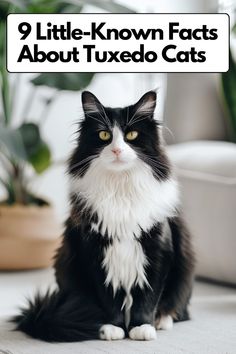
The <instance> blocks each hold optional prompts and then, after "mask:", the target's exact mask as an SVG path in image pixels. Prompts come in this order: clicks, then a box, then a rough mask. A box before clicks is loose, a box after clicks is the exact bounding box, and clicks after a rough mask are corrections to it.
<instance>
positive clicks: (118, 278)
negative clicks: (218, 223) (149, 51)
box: [14, 91, 194, 342]
mask: <svg viewBox="0 0 236 354" xmlns="http://www.w3.org/2000/svg"><path fill="white" fill-rule="evenodd" d="M82 104H83V110H84V119H83V121H82V122H81V123H80V127H79V131H78V133H79V134H78V140H77V146H76V148H75V150H74V152H73V154H72V156H71V158H70V160H69V166H68V173H69V176H70V182H71V194H70V205H71V210H70V216H69V218H68V220H67V221H66V224H65V232H64V236H63V242H62V246H61V247H60V249H59V250H58V252H57V254H56V257H55V264H54V267H55V274H56V281H57V284H58V289H57V290H56V291H55V292H52V293H50V292H48V293H47V294H46V295H44V296H42V295H39V294H38V295H37V296H36V297H35V299H34V300H33V301H32V300H31V301H29V305H28V307H27V308H25V309H23V310H22V312H21V314H19V315H18V316H16V317H15V318H14V321H15V322H16V323H17V328H18V329H19V330H21V331H24V332H26V333H27V334H29V335H30V336H32V337H35V338H40V339H43V340H46V341H52V342H54V341H56V342H65V341H68V342H70V341H81V340H88V339H98V338H100V339H103V340H115V339H122V338H125V337H129V338H131V339H133V340H151V339H155V338H156V336H157V334H158V332H157V330H159V329H166V330H167V329H171V328H172V326H173V322H178V321H185V320H188V319H189V312H188V305H189V300H190V296H191V288H192V280H193V268H194V256H193V251H192V247H191V239H190V234H189V232H188V230H187V229H186V227H185V225H184V222H183V220H182V218H181V216H180V212H179V193H178V186H177V183H176V180H175V178H174V176H173V174H172V170H171V167H170V164H169V161H168V158H167V156H166V154H165V150H164V147H163V139H162V138H161V128H160V126H159V124H158V122H157V121H156V120H155V119H154V110H155V106H156V93H155V92H153V91H150V92H147V93H146V94H145V95H144V96H142V97H141V99H140V100H139V101H138V102H137V103H135V104H134V105H131V106H128V107H125V108H108V107H104V106H103V105H102V104H101V103H100V102H99V100H98V99H97V98H96V97H95V96H94V95H93V94H92V93H90V92H83V93H82Z"/></svg>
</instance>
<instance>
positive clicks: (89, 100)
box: [82, 91, 103, 114]
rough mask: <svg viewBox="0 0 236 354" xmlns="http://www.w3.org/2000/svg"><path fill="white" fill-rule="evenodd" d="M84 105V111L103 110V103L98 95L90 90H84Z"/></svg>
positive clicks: (96, 111)
mask: <svg viewBox="0 0 236 354" xmlns="http://www.w3.org/2000/svg"><path fill="white" fill-rule="evenodd" d="M82 105H83V110H84V113H88V114H89V113H90V114H91V113H98V112H100V111H101V110H102V107H103V106H102V104H101V103H100V102H99V100H98V99H97V97H96V96H95V95H94V94H92V93H91V92H89V91H83V92H82Z"/></svg>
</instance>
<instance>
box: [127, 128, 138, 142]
mask: <svg viewBox="0 0 236 354" xmlns="http://www.w3.org/2000/svg"><path fill="white" fill-rule="evenodd" d="M137 136H138V132H137V131H136V130H133V131H132V132H128V133H127V134H126V139H127V140H134V139H136V138H137Z"/></svg>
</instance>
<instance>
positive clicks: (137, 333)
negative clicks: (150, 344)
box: [129, 324, 157, 340]
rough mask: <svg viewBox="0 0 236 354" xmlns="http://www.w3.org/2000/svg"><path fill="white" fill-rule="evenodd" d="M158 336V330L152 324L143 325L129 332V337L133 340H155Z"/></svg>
mask: <svg viewBox="0 0 236 354" xmlns="http://www.w3.org/2000/svg"><path fill="white" fill-rule="evenodd" d="M156 335H157V334H156V329H155V328H154V327H153V326H151V325H150V324H143V325H141V326H137V327H134V328H132V329H131V330H130V331H129V337H130V338H131V339H133V340H153V339H156Z"/></svg>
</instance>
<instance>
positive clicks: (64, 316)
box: [12, 291, 104, 342]
mask: <svg viewBox="0 0 236 354" xmlns="http://www.w3.org/2000/svg"><path fill="white" fill-rule="evenodd" d="M12 322H14V323H16V324H17V327H16V330H20V331H23V332H25V333H26V334H28V335H29V336H31V337H34V338H38V339H42V340H45V341H48V342H75V341H82V340H89V339H97V338H99V328H100V327H101V325H102V322H103V315H102V311H101V309H99V307H97V306H96V305H95V304H93V303H92V302H90V301H89V300H88V299H87V298H84V297H81V296H78V294H74V295H66V294H62V293H60V292H58V291H55V292H53V293H50V292H47V293H46V295H44V296H41V295H39V294H37V295H36V297H35V298H34V300H33V301H31V300H29V304H28V307H27V308H25V309H22V310H21V313H20V314H19V315H17V316H15V317H14V318H13V319H12ZM103 323H104V322H103Z"/></svg>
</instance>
